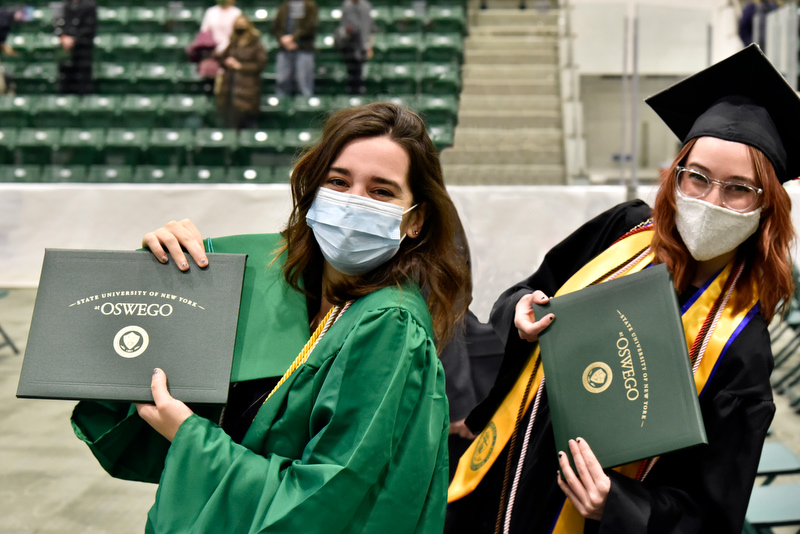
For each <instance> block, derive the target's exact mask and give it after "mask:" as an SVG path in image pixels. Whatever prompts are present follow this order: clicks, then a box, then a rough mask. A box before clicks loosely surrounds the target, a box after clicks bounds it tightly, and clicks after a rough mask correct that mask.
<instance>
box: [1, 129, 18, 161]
mask: <svg viewBox="0 0 800 534" xmlns="http://www.w3.org/2000/svg"><path fill="white" fill-rule="evenodd" d="M17 135H18V134H17V129H16V128H0V165H10V164H13V163H14V149H15V148H16V146H17Z"/></svg>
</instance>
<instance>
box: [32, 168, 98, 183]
mask: <svg viewBox="0 0 800 534" xmlns="http://www.w3.org/2000/svg"><path fill="white" fill-rule="evenodd" d="M86 179H87V170H86V166H85V165H43V166H42V174H41V178H40V180H41V181H42V182H45V183H81V182H86Z"/></svg>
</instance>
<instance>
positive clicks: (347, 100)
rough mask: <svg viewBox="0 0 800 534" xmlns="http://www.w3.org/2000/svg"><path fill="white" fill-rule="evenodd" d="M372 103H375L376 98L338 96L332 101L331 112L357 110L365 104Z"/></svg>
mask: <svg viewBox="0 0 800 534" xmlns="http://www.w3.org/2000/svg"><path fill="white" fill-rule="evenodd" d="M372 101H374V98H372V97H370V96H360V95H338V96H335V97H333V98H332V99H331V110H332V111H337V110H340V109H347V108H355V107H358V106H363V105H364V104H369V103H370V102H372Z"/></svg>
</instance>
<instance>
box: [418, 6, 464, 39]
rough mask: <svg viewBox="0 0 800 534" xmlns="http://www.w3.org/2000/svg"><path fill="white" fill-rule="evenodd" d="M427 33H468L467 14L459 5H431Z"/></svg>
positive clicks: (427, 20) (426, 24)
mask: <svg viewBox="0 0 800 534" xmlns="http://www.w3.org/2000/svg"><path fill="white" fill-rule="evenodd" d="M425 31H427V32H431V33H448V32H455V33H458V34H461V35H464V34H466V32H467V14H466V10H465V9H464V7H463V6H459V5H429V6H428V13H427V19H426V21H425Z"/></svg>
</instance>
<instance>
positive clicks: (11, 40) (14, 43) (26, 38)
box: [3, 24, 36, 65]
mask: <svg viewBox="0 0 800 534" xmlns="http://www.w3.org/2000/svg"><path fill="white" fill-rule="evenodd" d="M20 26H27V25H26V24H21V25H20ZM34 39H36V34H33V33H21V34H20V33H18V34H16V35H9V36H8V38H7V39H6V42H7V43H8V45H9V46H10V47H11V48H13V49H14V51H15V52H16V53H17V55H15V56H3V65H8V64H9V63H22V64H25V63H30V62H31V61H34V59H35V56H34V55H33V52H32V46H33V42H34Z"/></svg>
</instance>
